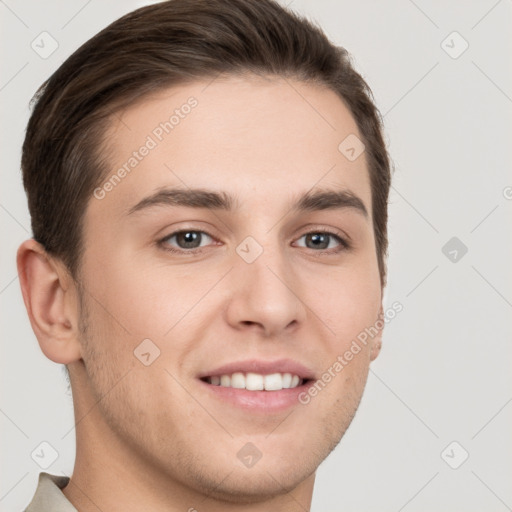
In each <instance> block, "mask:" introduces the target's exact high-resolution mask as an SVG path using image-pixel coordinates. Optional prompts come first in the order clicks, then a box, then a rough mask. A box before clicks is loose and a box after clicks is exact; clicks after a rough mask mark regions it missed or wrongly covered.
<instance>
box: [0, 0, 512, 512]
mask: <svg viewBox="0 0 512 512" xmlns="http://www.w3.org/2000/svg"><path fill="white" fill-rule="evenodd" d="M147 3H148V2H144V1H134V0H129V1H124V2H120V1H116V2H114V1H101V2H100V1H99V0H89V1H84V0H79V1H78V0H72V1H63V0H62V1H58V0H51V1H45V2H36V1H35V0H32V1H24V2H15V1H14V0H0V16H1V46H0V51H1V66H2V68H1V75H0V108H1V112H0V117H1V119H2V121H3V123H2V126H1V130H2V142H3V145H2V159H1V162H2V165H1V168H0V172H1V180H2V187H1V195H0V221H1V229H2V235H1V236H2V250H1V251H0V257H1V273H0V301H1V302H0V311H1V328H2V334H3V337H2V343H1V345H0V350H1V359H0V361H1V363H0V364H1V395H0V428H1V432H2V438H1V444H2V446H1V453H2V463H1V464H0V508H1V510H13V511H15V510H22V508H23V507H24V506H26V505H27V504H28V501H29V500H30V498H31V497H32V495H33V492H34V490H35V486H36V483H37V475H38V473H39V472H40V471H42V469H41V468H40V467H39V466H38V465H37V463H36V461H35V460H34V459H36V460H37V458H36V457H34V459H32V457H31V453H32V452H33V451H34V450H36V449H39V450H40V448H38V447H39V446H40V443H41V442H43V441H46V442H48V443H50V444H51V445H52V446H53V447H54V448H55V450H56V451H57V453H58V458H57V459H56V460H55V462H53V464H52V465H51V466H49V468H48V469H47V471H48V472H50V473H54V474H66V475H70V474H71V472H72V469H73V461H74V431H73V428H72V427H73V415H72V402H71V395H70V393H69V391H68V390H67V386H66V382H65V379H64V374H63V371H62V369H61V367H60V365H57V364H55V363H53V362H51V361H49V360H47V359H46V358H45V357H44V355H43V354H42V353H41V352H40V350H39V347H38V345H37V341H36V339H35V336H34V335H33V332H32V330H31V327H30V324H29V322H28V318H27V314H26V311H25V308H24V305H23V302H22V298H21V293H20V287H19V282H18V279H17V275H16V267H15V252H16V249H17V247H18V245H19V244H20V243H21V242H22V241H23V240H24V239H26V238H29V237H30V221H29V216H28V210H27V206H26V199H25V195H24V192H23V188H22V185H21V179H20V172H19V159H20V148H21V144H22V140H23V134H24V129H25V125H26V122H27V120H28V115H29V110H28V102H29V100H30V98H31V96H32V94H33V93H34V92H35V90H36V88H37V87H38V86H39V85H40V84H41V83H42V82H43V81H44V80H45V79H46V78H47V77H48V76H49V75H50V74H51V73H52V72H53V71H54V70H55V69H56V68H57V67H58V66H59V65H60V63H61V62H63V61H64V60H65V58H66V57H67V56H69V55H70V54H71V53H72V52H73V51H74V50H75V49H76V48H77V47H78V46H79V45H80V44H82V43H83V42H84V41H86V40H87V39H88V38H89V37H91V36H92V35H94V34H95V33H96V32H97V31H99V30H100V29H102V28H103V27H105V26H106V25H107V24H108V23H110V22H111V21H113V20H114V19H116V18H118V17H119V16H121V15H122V14H124V13H126V12H128V11H131V10H133V9H134V8H136V7H140V6H142V5H146V4H147ZM281 3H282V4H283V5H286V4H289V3H290V2H289V0H287V1H286V2H285V1H282V2H281ZM291 7H292V8H293V9H295V10H297V11H299V12H301V13H304V14H306V15H307V16H308V17H311V18H313V19H315V20H317V21H318V22H319V23H320V25H321V26H322V27H323V28H324V30H325V31H326V33H327V35H328V36H329V37H330V38H331V39H332V40H333V41H335V42H336V43H337V44H340V45H343V46H346V48H347V49H348V50H349V51H350V52H351V53H352V54H353V56H354V58H355V65H356V68H357V69H358V70H359V71H360V72H361V73H362V74H363V76H364V77H365V78H366V80H367V81H368V82H369V84H370V86H371V87H372V89H373V92H374V94H375V99H376V102H377V104H378V106H379V108H380V109H381V111H382V113H383V115H384V119H385V123H386V137H387V140H388V143H389V148H390V152H391V155H392V158H393V161H394V164H395V167H396V172H395V175H394V182H393V186H392V190H391V197H390V224H389V230H390V233H389V235H390V256H389V285H388V288H387V292H386V304H387V306H388V307H389V306H390V305H391V304H392V303H393V302H394V301H400V303H402V304H403V307H404V309H403V311H402V312H401V313H399V314H398V315H397V316H396V318H395V319H394V320H393V321H391V322H390V323H389V324H388V325H387V326H386V328H385V332H384V346H383V350H382V352H381V354H380V356H379V358H378V359H377V360H376V361H375V362H374V363H373V364H372V369H371V372H370V376H369V380H368V384H367V388H366V392H365V395H364V397H363V400H362V402H361V406H360V409H359V411H358V413H357V414H356V417H355V419H354V421H353V423H352V425H351V427H350V428H349V430H348V432H347V434H346V435H345V437H344V439H343V440H342V442H341V444H340V445H339V446H338V448H337V449H336V450H335V451H334V452H333V453H332V454H331V455H330V456H329V457H328V458H327V460H326V461H325V462H324V463H323V464H322V465H321V466H320V468H319V470H318V473H317V475H318V476H317V483H316V486H315V491H314V495H313V507H312V510H314V511H320V510H358V511H361V510H364V511H377V510H378V511H393V512H399V511H402V510H405V511H410V512H413V511H427V510H429V511H432V510H436V511H448V510H465V511H467V512H470V511H481V510H486V511H488V512H490V511H505V510H512V508H511V507H512V488H511V485H510V482H512V437H511V435H510V432H511V426H512V404H511V401H512V386H511V381H512V372H511V365H510V361H511V357H510V356H511V353H512V346H511V343H510V342H511V338H512V336H511V333H512V325H511V322H510V318H511V308H512V286H511V284H512V270H511V264H510V263H511V261H512V240H511V238H512V237H511V229H510V222H507V220H509V219H510V218H511V217H510V216H511V211H512V174H511V172H510V163H511V153H512V139H511V131H512V130H511V114H512V99H511V98H512V67H511V62H512V61H511V54H512V51H511V50H512V49H511V34H512V2H511V1H510V0H500V1H496V0H479V1H471V2H468V1H462V0H459V1H452V2H444V1H441V0H439V1H421V0H416V1H415V2H413V1H412V0H411V1H406V0H391V1H388V2H379V1H369V0H365V1H355V0H354V1H334V0H332V1H329V0H321V1H315V2H313V1H312V0H310V1H307V0H294V1H293V2H291ZM43 31H47V32H49V33H50V34H51V36H52V37H53V38H54V39H55V40H56V41H57V43H58V48H57V49H56V51H55V52H54V53H53V54H52V55H50V56H49V57H48V58H42V57H41V56H40V55H39V54H38V53H36V52H35V51H34V50H33V49H32V48H31V43H32V41H34V40H36V43H37V42H38V41H40V38H39V39H38V37H40V36H39V35H40V34H41V33H42V32H43ZM454 31H456V32H458V34H460V35H453V34H452V33H453V32H454ZM451 34H452V35H451ZM443 41H445V42H444V43H443ZM464 41H467V43H468V44H469V47H468V48H467V50H466V51H464V52H463V53H461V51H462V50H463V49H464V46H465V43H464ZM39 44H40V46H42V44H41V43H39ZM45 48H46V49H48V48H50V46H49V42H48V40H47V44H45ZM459 53H461V54H460V55H459ZM455 57H456V58H455ZM452 237H457V240H455V242H453V241H452V242H451V244H453V243H454V244H455V245H448V246H447V248H445V249H444V252H443V247H444V246H445V244H447V242H448V241H449V240H450V239H452ZM461 244H464V245H465V246H466V247H467V253H466V254H464V255H462V251H461V247H462V245H461ZM453 250H456V251H457V254H456V255H455V253H454V252H453ZM450 252H451V254H450ZM445 253H446V254H447V255H445ZM454 258H456V259H455V261H453V259H454ZM453 441H455V442H456V443H457V444H455V445H451V446H450V447H449V448H448V449H447V450H445V448H446V447H447V446H448V445H450V443H452V442H453ZM466 452H467V453H468V454H469V457H468V458H467V460H465V461H464V462H463V463H462V464H461V462H462V461H463V460H464V457H465V454H466ZM46 453H48V450H47V451H46ZM442 453H444V456H442ZM459 465H460V466H459ZM456 466H459V467H458V469H454V468H453V467H456Z"/></svg>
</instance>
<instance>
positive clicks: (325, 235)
mask: <svg viewBox="0 0 512 512" xmlns="http://www.w3.org/2000/svg"><path fill="white" fill-rule="evenodd" d="M304 237H306V245H305V246H300V247H306V248H308V249H313V250H314V252H317V253H319V254H324V253H327V254H332V253H338V252H341V251H343V250H347V249H350V244H349V243H348V242H347V241H346V240H345V239H343V238H342V237H341V236H339V235H337V234H336V233H332V232H331V231H327V230H323V229H318V230H316V231H310V232H309V233H305V234H304V235H302V236H301V237H300V238H299V240H300V239H301V238H304ZM205 238H206V241H208V239H210V240H214V237H213V236H212V235H210V234H208V233H207V232H206V231H201V230H194V229H182V230H180V231H175V232H174V233H171V234H170V235H168V236H166V237H165V238H162V239H161V240H160V241H159V244H160V245H161V246H162V247H163V249H165V250H166V251H170V252H174V253H179V254H186V253H189V254H191V255H193V254H198V253H201V252H202V250H203V248H204V247H206V246H205V245H203V246H201V242H203V241H205ZM173 240H174V242H173ZM333 240H334V242H335V243H337V244H338V245H337V247H335V248H334V249H332V248H329V246H330V245H331V242H332V241H333ZM174 243H176V244H177V246H178V247H175V246H174V245H173V244H174Z"/></svg>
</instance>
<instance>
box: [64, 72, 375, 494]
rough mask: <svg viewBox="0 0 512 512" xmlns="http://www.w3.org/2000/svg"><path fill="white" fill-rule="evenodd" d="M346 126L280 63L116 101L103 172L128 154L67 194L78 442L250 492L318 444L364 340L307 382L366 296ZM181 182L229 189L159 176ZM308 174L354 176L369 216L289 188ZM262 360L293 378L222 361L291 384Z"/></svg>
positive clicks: (326, 97)
mask: <svg viewBox="0 0 512 512" xmlns="http://www.w3.org/2000/svg"><path fill="white" fill-rule="evenodd" d="M190 97H194V98H195V100H193V101H189V102H188V105H189V106H190V108H187V107H183V106H184V105H186V104H187V100H188V99H189V98H190ZM191 105H192V106H191ZM176 109H177V110H178V113H176V116H177V117H178V118H179V121H176V118H174V119H173V120H172V123H173V127H172V128H171V129H170V128H169V126H167V131H168V133H166V131H165V130H164V129H163V128H162V127H161V126H160V123H163V122H166V121H169V118H170V116H171V115H173V113H174V111H175V110H176ZM158 127H160V129H158ZM350 134H356V135H359V132H358V129H357V126H356V123H355V122H354V120H353V118H352V117H351V115H350V113H349V111H348V109H347V108H346V107H345V106H344V104H343V103H342V101H340V99H339V98H338V97H337V96H336V95H335V93H334V92H332V91H330V90H326V89H323V88H319V87H316V86H315V87H314V86H311V85H305V84H302V83H299V82H295V81H291V80H287V81H285V80H282V79H272V80H271V81H270V80H268V81H264V80H262V79H256V78H252V79H250V80H249V79H242V78H229V79H224V80H220V79H217V80H214V81H213V82H211V83H210V84H209V85H208V82H207V81H205V82H202V83H199V82H198V83H195V84H192V85H186V86H180V87H175V88H172V89H169V90H166V91H165V92H161V93H159V94H158V95H155V96H153V97H152V98H150V99H145V100H144V101H142V102H140V103H139V104H137V105H135V106H133V107H131V108H129V109H127V110H126V111H124V112H123V113H121V114H120V115H119V116H117V117H114V121H113V125H112V126H111V128H110V129H109V131H108V133H107V138H106V140H107V142H108V146H109V148H110V151H109V152H108V153H107V155H108V158H109V162H110V164H111V172H110V173H109V177H110V176H111V175H112V174H113V173H115V172H117V170H118V169H119V168H121V167H122V166H123V165H124V164H126V163H127V162H128V161H129V160H130V158H131V157H133V158H135V159H136V163H135V160H132V161H131V165H130V164H129V165H128V166H127V167H125V170H126V168H128V169H130V170H129V172H126V173H121V179H120V180H115V182H113V183H114V185H112V186H111V187H108V186H107V187H104V188H103V189H102V191H103V192H100V193H97V194H96V195H97V196H98V197H101V199H98V198H96V197H93V198H91V200H90V202H89V205H88V209H87V211H86V214H85V224H84V241H85V247H86V250H85V252H84V254H83V265H82V274H81V276H82V282H83V286H84V288H85V291H84V294H83V297H82V299H83V301H84V308H85V311H86V312H87V322H86V324H87V329H86V333H85V335H84V336H83V338H82V340H81V343H82V345H83V350H82V357H83V364H82V361H80V362H78V363H74V364H72V365H70V371H71V375H72V378H73V379H74V380H73V383H74V384H75V389H74V393H75V395H76V397H75V399H77V400H78V402H79V403H80V401H81V400H82V403H84V404H86V403H91V404H94V403H95V402H96V401H97V400H99V399H100V398H101V400H100V401H99V402H98V403H97V406H96V407H94V408H93V409H92V410H91V411H90V412H88V414H87V415H86V416H85V417H84V419H83V420H82V421H81V422H80V423H79V425H78V427H77V431H79V430H80V429H81V428H82V429H85V428H87V429H89V435H90V436H93V437H94V439H95V441H94V443H93V445H94V446H96V448H95V449H98V450H100V449H101V450H105V453H106V454H107V453H108V451H109V450H116V453H117V454H118V455H119V454H120V453H123V454H124V455H123V456H126V457H127V459H126V460H130V461H132V463H133V464H134V465H137V466H138V467H139V468H142V467H144V471H146V472H151V471H154V472H155V474H159V475H161V476H163V477H164V478H167V479H172V480H175V481H177V482H182V483H183V484H184V485H186V486H188V487H190V488H195V489H201V490H202V491H206V492H209V493H212V494H213V495H215V496H219V497H227V496H231V497H233V496H240V497H245V498H246V499H250V498H251V496H256V495H258V496H262V495H268V496H270V495H273V494H279V493H282V492H284V490H285V489H290V488H293V487H294V486H296V485H298V484H299V482H301V481H303V480H304V479H306V478H307V477H308V476H309V475H312V473H313V472H314V471H315V470H316V468H317V466H318V465H319V464H320V462H321V461H322V460H323V459H324V458H325V457H326V456H327V455H328V454H329V452H330V451H331V450H332V449H333V448H334V447H335V446H336V444H337V443H338V442H339V440H340V439H341V437H342V436H343V434H344V432H345V430H346V429H347V427H348V426H349V424H350V422H351V420H352V418H353V416H354V414H355V411H356V409H357V407H358V404H359V401H360V399H361V395H362V393H363V389H364V386H365V383H366V378H367V374H368V368H369V363H370V361H371V359H373V358H374V357H375V356H376V354H377V350H376V349H374V350H373V351H372V347H371V342H370V341H369V342H368V344H367V345H362V348H361V351H360V352H358V353H357V354H356V355H354V357H353V359H352V360H351V361H350V362H346V364H345V365H343V369H342V370H341V371H334V372H333V371H332V370H331V377H332V378H331V379H330V382H328V383H326V384H325V385H324V386H323V387H322V388H321V389H320V390H319V391H318V392H317V394H316V396H313V397H311V395H309V394H308V393H307V391H308V389H309V387H310V386H311V385H312V384H313V383H314V381H315V380H316V379H321V377H322V375H323V374H324V372H326V371H327V370H328V369H329V368H332V367H333V365H334V364H335V363H336V361H337V360H338V361H339V359H337V358H338V356H343V354H344V353H345V352H346V351H347V350H349V349H350V347H351V344H352V342H353V340H355V339H356V337H357V335H358V334H359V333H360V332H361V331H364V329H365V328H367V327H369V326H372V325H374V324H375V322H376V320H377V319H378V315H379V311H380V307H381V287H380V276H379V272H378V265H377V255H376V252H375V240H374V233H373V225H372V222H371V214H372V212H371V192H370V181H369V175H368V171H367V167H366V165H367V162H366V159H365V155H364V153H363V154H362V155H361V156H360V157H359V158H357V159H356V160H353V161H350V160H349V159H347V158H346V156H345V155H344V154H342V153H341V152H340V151H339V150H338V146H339V144H340V143H341V142H342V141H343V140H344V139H345V138H346V137H347V136H349V135H350ZM148 137H149V138H148ZM143 145H146V147H147V148H149V149H148V151H144V150H142V151H139V148H140V147H141V146H143ZM134 151H137V154H138V156H135V157H134V155H133V152H134ZM142 153H146V156H142ZM199 188H200V189H203V190H206V189H207V190H209V191H214V192H217V193H219V194H226V195H229V196H232V197H233V198H235V200H234V201H233V204H232V209H231V210H226V209H223V208H213V207H210V208H206V207H191V206H183V205H177V204H172V203H171V201H170V199H169V195H166V191H169V190H171V189H179V190H182V191H190V189H199ZM107 189H108V191H106V190H107ZM325 191H345V192H349V193H351V194H353V195H355V196H357V197H358V198H360V200H361V202H362V203H363V205H364V206H365V208H366V210H367V213H368V216H365V215H364V214H363V212H362V211H361V209H358V208H356V207H353V206H352V207H350V206H345V207H340V208H334V209H304V210H297V209H294V208H293V205H294V203H295V202H296V201H297V200H298V198H300V197H301V196H302V195H303V194H305V193H307V192H309V193H310V194H313V193H317V192H325ZM156 193H160V195H159V196H158V197H156V198H155V194H156ZM151 197H153V200H148V201H143V200H144V199H146V198H151ZM179 231H184V233H181V234H179V233H178V234H177V235H175V236H173V234H175V233H176V232H179ZM323 231H327V232H329V233H332V234H330V235H326V234H322V232H323ZM337 236H339V237H340V238H341V239H343V240H345V241H346V242H347V243H349V244H350V247H349V248H346V247H345V246H344V245H343V243H342V242H340V241H339V239H338V238H336V237H337ZM172 250H175V251H176V252H172ZM198 251H200V252H198ZM143 340H146V341H144V342H143ZM148 340H150V341H148ZM141 343H143V344H142V345H141ZM134 351H135V353H134ZM223 367H225V368H223ZM337 368H338V369H339V366H337ZM234 373H242V374H243V376H241V375H235V377H233V376H232V375H233V374H234ZM247 373H251V374H254V375H249V378H246V375H247ZM279 373H281V374H285V373H290V374H292V375H297V377H299V379H301V380H300V381H299V386H298V387H295V388H288V389H284V390H278V389H277V390H276V389H273V390H265V389H263V390H246V389H241V388H233V387H226V386H225V385H226V384H227V381H228V377H226V375H228V376H230V377H231V380H230V383H231V384H234V385H236V386H243V385H244V383H245V384H246V385H247V386H248V387H256V388H258V387H259V386H260V385H261V383H263V386H265V383H266V385H267V386H268V387H277V388H279V387H281V386H283V385H285V386H286V385H290V377H288V376H284V378H283V376H279V375H273V376H271V377H267V378H265V376H267V375H270V374H279ZM221 375H224V377H222V381H221V385H216V384H217V383H218V381H219V379H220V378H221ZM306 379H307V380H306ZM291 380H292V383H291V384H292V385H294V384H296V381H297V378H293V377H292V379H291ZM302 380H305V382H304V383H302ZM77 383H78V384H77ZM283 383H284V384H283ZM223 384H224V385H223ZM77 385H78V386H79V387H77ZM307 396H309V397H310V399H309V400H307V399H306V397H307ZM80 397H85V398H80ZM300 397H302V398H301V400H299V398H300ZM306 402H307V403H306ZM86 412H87V410H86V409H85V406H84V411H83V414H85V413H86ZM79 419H80V418H77V420H79ZM114 439H116V441H115V442H114V441H113V440H114ZM248 443H251V444H248ZM100 447H101V448H100ZM258 458H259V460H258ZM312 478H313V477H312Z"/></svg>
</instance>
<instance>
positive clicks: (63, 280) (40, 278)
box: [16, 239, 81, 364]
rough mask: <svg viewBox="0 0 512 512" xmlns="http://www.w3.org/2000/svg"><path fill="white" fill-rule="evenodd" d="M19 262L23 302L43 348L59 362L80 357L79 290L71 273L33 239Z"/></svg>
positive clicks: (25, 245)
mask: <svg viewBox="0 0 512 512" xmlns="http://www.w3.org/2000/svg"><path fill="white" fill-rule="evenodd" d="M16 262H17V267H18V276H19V280H20V286H21V292H22V295H23V301H24V303H25V307H26V309H27V313H28V316H29V319H30V324H31V325H32V329H33V331H34V333H35V335H36V337H37V340H38V342H39V346H40V347H41V350H42V351H43V353H44V354H45V356H46V357H48V358H49V359H51V360H52V361H54V362H56V363H61V364H69V363H72V362H73V361H77V360H79V359H80V358H81V351H80V343H79V341H78V336H77V334H78V330H77V325H78V316H77V315H78V313H77V308H76V291H75V287H74V283H73V280H72V279H71V277H70V276H69V274H68V272H67V271H66V270H65V268H64V266H62V265H60V264H59V263H57V262H56V261H55V260H54V259H53V258H52V257H50V256H49V255H48V254H47V253H46V251H45V250H44V248H43V247H42V245H41V244H39V243H38V242H36V241H35V240H33V239H30V240H26V241H25V242H23V244H21V245H20V247H19V249H18V254H17V260H16Z"/></svg>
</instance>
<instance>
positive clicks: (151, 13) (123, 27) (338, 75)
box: [22, 0, 391, 286]
mask: <svg viewBox="0 0 512 512" xmlns="http://www.w3.org/2000/svg"><path fill="white" fill-rule="evenodd" d="M247 72H249V73H251V72H252V73H256V74H265V75H269V76H284V77H291V78H296V79H298V80H300V81H304V82H310V83H315V84H320V85H324V86H327V87H328V88H330V89H331V90H333V91H334V92H336V93H337V94H338V95H339V96H340V98H342V100H343V101H344V102H345V104H346V105H347V107H348V108H349V110H350V112H351V113H352V115H353V117H354V119H355V121H356V123H357V126H358V128H359V132H360V135H361V137H362V139H363V143H364V144H365V146H366V158H367V162H368V167H369V168H368V172H369V175H370V183H371V192H372V210H373V219H372V220H373V226H374V233H375V241H376V252H377V257H378V264H379V271H380V277H381V284H382V286H385V284H386V258H387V245H388V241H387V218H388V214H387V202H388V195H389V188H390V184H391V183H390V182H391V173H390V161H389V157H388V153H387V150H386V145H385V143H384V140H383V136H382V118H381V116H380V113H379V111H378V110H377V108H376V107H375V105H374V102H373V95H372V92H371V90H370V88H369V87H368V85H367V84H366V82H365V81H364V79H363V78H362V77H361V75H360V74H358V73H357V72H356V71H355V69H354V68H353V66H352V63H351V56H350V54H349V53H348V52H347V51H346V50H345V49H344V48H341V47H337V46H334V45H333V44H332V43H331V42H330V41H329V40H328V39H327V37H326V36H325V34H324V33H323V32H322V30H321V29H320V28H318V27H317V26H315V25H314V24H313V23H311V22H310V21H308V20H306V19H305V18H302V17H300V16H299V15H297V14H295V13H293V12H291V11H289V10H286V9H284V8H283V7H281V6H280V5H279V4H277V3H276V2H275V1H272V0H170V1H165V2H161V3H157V4H154V5H150V6H146V7H142V8H140V9H137V10H135V11H133V12H131V13H128V14H127V15H125V16H123V17H122V18H120V19H118V20H117V21H115V22H114V23H112V24H111V25H109V26H108V27H106V28H105V29H103V30H102V31H101V32H99V33H98V34H97V35H96V36H94V37H93V38H91V39H90V40H88V41H87V42H86V43H85V44H83V45H82V46H81V47H80V48H79V49H78V50H76V51H75V52H74V53H73V54H72V55H71V56H70V57H69V58H68V59H67V60H66V61H65V62H64V63H63V64H62V65H61V66H60V67H59V68H58V69H57V71H55V73H54V74H53V75H52V76H51V77H50V78H49V79H48V80H47V81H46V82H45V83H43V84H42V85H41V87H40V88H39V90H38V91H37V92H36V94H35V96H34V98H33V102H35V106H34V109H33V112H32V115H31V117H30V120H29V123H28V126H27V131H26V136H25V141H24V144H23V152H22V171H23V184H24V187H25V190H26V192H27V196H28V203H29V210H30V215H31V219H32V230H33V236H34V238H35V239H36V240H37V241H38V242H40V243H41V244H42V245H43V246H44V247H45V249H46V251H47V252H48V253H49V254H52V255H54V256H57V257H59V258H60V259H61V260H62V261H63V262H64V263H65V264H66V266H67V267H68V269H69V271H70V273H71V275H72V276H73V277H75V278H76V277H77V275H78V271H79V267H80V255H81V253H82V249H83V247H82V243H83V241H82V226H83V217H84V212H85V210H86V207H87V203H88V201H89V199H90V198H91V195H92V193H93V190H94V189H95V187H97V186H98V185H99V184H100V183H101V182H102V181H103V180H104V179H105V176H106V175H107V174H108V172H109V163H108V161H107V155H106V154H105V152H102V151H101V147H102V144H103V142H104V141H103V136H104V134H105V130H106V127H107V125H108V122H109V119H111V116H112V115H113V114H114V113H116V111H118V110H120V109H121V108H123V107H125V106H127V105H129V104H130V103H132V102H134V101H135V100H138V101H139V100H140V99H141V98H143V97H144V95H146V94H148V93H152V92H156V91H158V90H160V89H164V88H168V87H172V86H173V85H178V84H183V83H186V82H192V81H194V80H198V79H204V78H208V77H212V78H214V77H215V76H217V75H219V74H228V75H229V74H232V75H236V74H243V73H247ZM340 142H341V141H340Z"/></svg>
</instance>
